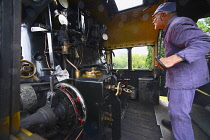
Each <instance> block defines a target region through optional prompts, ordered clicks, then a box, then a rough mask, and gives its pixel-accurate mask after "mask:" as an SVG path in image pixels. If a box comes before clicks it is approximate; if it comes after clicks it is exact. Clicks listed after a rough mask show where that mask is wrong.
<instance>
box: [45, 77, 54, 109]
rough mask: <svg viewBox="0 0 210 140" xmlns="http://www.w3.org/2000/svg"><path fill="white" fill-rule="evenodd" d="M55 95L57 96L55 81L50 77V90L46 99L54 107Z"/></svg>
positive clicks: (47, 103)
mask: <svg viewBox="0 0 210 140" xmlns="http://www.w3.org/2000/svg"><path fill="white" fill-rule="evenodd" d="M54 96H55V92H54V81H53V77H50V91H49V92H47V101H46V105H48V106H50V107H52V106H53V103H56V102H53V100H54Z"/></svg>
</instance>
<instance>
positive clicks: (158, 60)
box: [155, 56, 168, 70]
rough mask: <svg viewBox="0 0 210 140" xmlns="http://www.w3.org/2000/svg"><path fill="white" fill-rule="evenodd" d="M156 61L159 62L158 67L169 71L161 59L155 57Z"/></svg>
mask: <svg viewBox="0 0 210 140" xmlns="http://www.w3.org/2000/svg"><path fill="white" fill-rule="evenodd" d="M155 59H156V61H157V66H158V67H159V68H160V69H162V70H166V69H168V68H167V67H166V66H165V65H164V64H163V63H162V62H161V61H160V58H159V57H157V56H155Z"/></svg>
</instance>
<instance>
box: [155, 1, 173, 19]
mask: <svg viewBox="0 0 210 140" xmlns="http://www.w3.org/2000/svg"><path fill="white" fill-rule="evenodd" d="M161 11H173V12H175V11H176V2H165V3H162V4H161V5H159V6H158V8H157V9H156V10H155V12H154V14H153V15H152V16H154V15H155V14H157V13H158V12H161Z"/></svg>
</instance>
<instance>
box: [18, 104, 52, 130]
mask: <svg viewBox="0 0 210 140" xmlns="http://www.w3.org/2000/svg"><path fill="white" fill-rule="evenodd" d="M35 124H40V125H41V124H45V125H47V126H54V125H55V124H56V116H55V113H54V112H53V110H52V108H50V107H48V106H44V107H42V108H40V109H38V110H37V112H36V113H34V114H32V115H30V116H28V117H26V118H24V119H22V120H21V122H20V125H21V127H22V128H25V129H28V130H30V129H31V130H33V126H34V125H35Z"/></svg>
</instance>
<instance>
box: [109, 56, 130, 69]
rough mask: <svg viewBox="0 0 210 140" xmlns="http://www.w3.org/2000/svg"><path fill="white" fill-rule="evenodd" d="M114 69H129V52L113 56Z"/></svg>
mask: <svg viewBox="0 0 210 140" xmlns="http://www.w3.org/2000/svg"><path fill="white" fill-rule="evenodd" d="M113 62H114V69H128V55H127V53H124V52H122V53H120V54H119V56H116V57H113Z"/></svg>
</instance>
